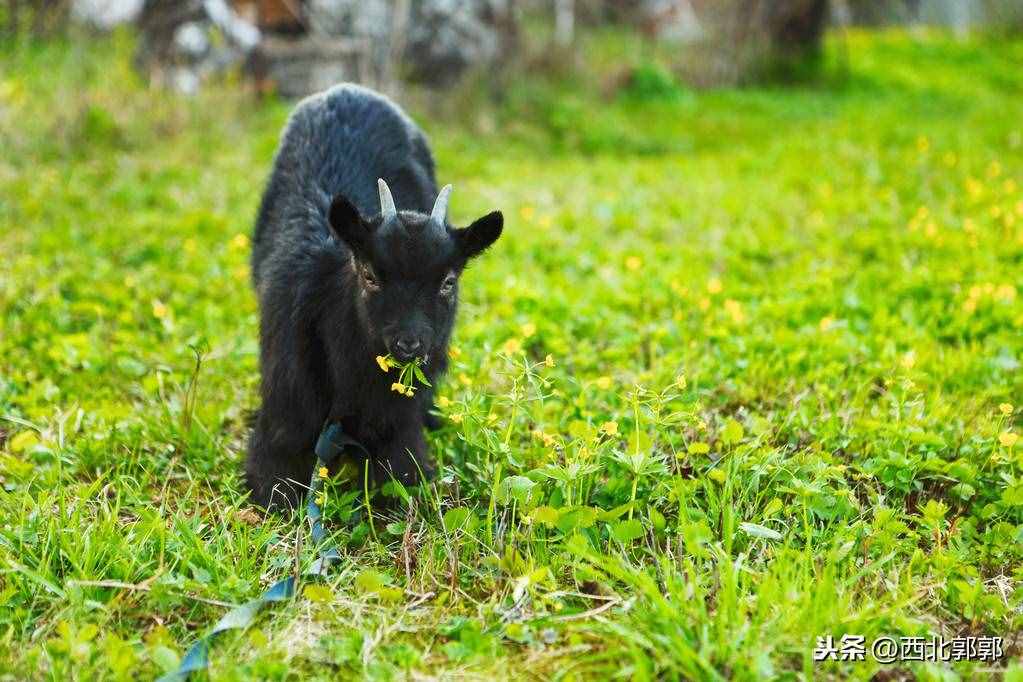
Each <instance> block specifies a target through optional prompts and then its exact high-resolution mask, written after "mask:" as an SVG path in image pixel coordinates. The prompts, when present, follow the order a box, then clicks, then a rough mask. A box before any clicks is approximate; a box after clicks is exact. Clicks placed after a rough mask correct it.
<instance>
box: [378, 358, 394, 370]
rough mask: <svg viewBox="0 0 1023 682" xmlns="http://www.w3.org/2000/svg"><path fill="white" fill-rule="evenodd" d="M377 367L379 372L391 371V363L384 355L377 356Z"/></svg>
mask: <svg viewBox="0 0 1023 682" xmlns="http://www.w3.org/2000/svg"><path fill="white" fill-rule="evenodd" d="M377 365H378V366H379V367H380V371H381V372H386V371H387V370H389V369H391V361H390V359H389V358H387V357H386V356H384V355H378V356H377Z"/></svg>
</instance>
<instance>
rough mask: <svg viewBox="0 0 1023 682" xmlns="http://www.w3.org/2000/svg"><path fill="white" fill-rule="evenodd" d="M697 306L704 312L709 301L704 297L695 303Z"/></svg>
mask: <svg viewBox="0 0 1023 682" xmlns="http://www.w3.org/2000/svg"><path fill="white" fill-rule="evenodd" d="M697 305H698V306H699V307H700V310H703V311H706V310H707V309H708V308H710V299H709V298H707V297H706V296H704V297H703V298H701V299H700V302H699V303H697Z"/></svg>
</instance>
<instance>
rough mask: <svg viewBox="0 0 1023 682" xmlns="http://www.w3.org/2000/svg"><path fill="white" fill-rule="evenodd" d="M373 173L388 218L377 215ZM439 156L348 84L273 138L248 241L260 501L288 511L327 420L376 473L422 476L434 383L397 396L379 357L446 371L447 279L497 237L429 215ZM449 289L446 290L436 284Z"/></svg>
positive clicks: (493, 227)
mask: <svg viewBox="0 0 1023 682" xmlns="http://www.w3.org/2000/svg"><path fill="white" fill-rule="evenodd" d="M377 178H383V179H384V180H385V181H386V182H387V184H388V185H389V186H390V188H391V192H392V194H393V197H394V202H395V204H396V205H397V208H398V210H399V214H398V219H397V220H392V221H390V223H385V222H384V221H383V219H382V218H381V216H380V203H379V197H378V190H377ZM436 197H437V183H436V180H435V178H434V164H433V157H432V156H431V154H430V150H429V146H428V145H427V142H426V138H425V137H424V135H423V133H422V132H421V131H420V130H419V128H418V127H416V125H415V124H414V123H413V122H412V121H411V120H410V119H409V118H408V117H407V116H406V115H405V114H404V113H403V112H402V111H401V110H400V109H398V108H397V107H396V106H395V105H394V104H392V103H391V102H389V101H388V100H386V99H385V98H383V97H382V96H380V95H377V94H376V93H374V92H372V91H370V90H366V89H365V88H360V87H357V86H351V85H344V86H338V87H335V88H333V89H331V90H329V91H327V92H325V93H322V94H320V95H316V96H314V97H311V98H309V99H307V100H305V101H303V102H302V103H300V104H299V105H298V107H297V108H296V109H295V111H294V113H293V114H292V116H291V119H290V120H289V122H288V125H287V127H286V128H285V130H284V134H283V136H282V139H281V143H280V147H279V148H278V151H277V155H276V157H275V160H274V167H273V172H272V174H271V177H270V181H269V183H268V185H267V188H266V191H265V193H264V195H263V201H262V205H261V206H260V210H259V217H258V219H257V222H256V229H255V236H254V239H253V254H252V273H253V281H254V284H255V287H256V292H257V295H258V297H259V303H260V312H261V319H260V363H261V373H262V376H261V378H262V383H261V392H262V400H263V404H262V408H261V409H260V412H259V415H258V417H257V419H256V424H255V427H254V429H253V432H252V436H251V439H250V442H249V452H248V459H247V462H246V467H245V469H246V478H247V482H248V485H249V487H250V489H251V490H252V499H253V500H254V501H256V502H257V503H259V504H262V505H274V506H288V505H294V504H295V503H296V502H297V501H298V499H299V498H300V497H301V493H302V490H303V489H304V486H305V485H307V484H308V481H309V478H310V475H311V474H312V469H313V465H314V463H315V457H314V455H313V447H314V445H315V442H316V438H317V436H318V435H319V432H320V429H321V428H322V426H323V424H324V423H325V422H326V421H327V420H335V419H338V420H341V422H342V425H343V427H344V429H345V430H346V432H348V433H349V434H350V435H352V436H353V437H354V438H356V439H357V440H358V441H360V442H361V443H362V444H363V445H365V446H366V448H367V449H368V450H369V452H370V453H372V455H373V458H372V462H371V464H372V467H373V474H374V477H375V480H377V481H380V480H383V479H385V478H386V477H388V476H391V475H393V476H394V477H395V478H397V479H399V480H401V481H402V482H403V483H406V484H408V483H415V482H416V481H417V480H418V478H419V472H420V471H422V472H423V473H425V474H426V475H430V473H431V472H432V468H433V467H432V464H431V460H430V457H429V452H428V450H427V445H426V441H425V439H424V437H423V427H424V425H426V424H427V422H428V421H432V419H431V417H432V415H429V410H430V409H431V408H432V392H431V391H429V390H427V389H425V388H421V389H419V390H418V391H417V392H416V395H415V397H413V398H409V397H406V396H403V395H400V394H399V393H396V392H394V391H392V390H391V384H392V383H393V382H394V381H395V379H396V373H395V372H394V371H393V370H392V372H390V373H388V374H385V373H384V372H382V371H381V370H380V368H379V367H378V366H377V363H376V362H375V357H376V356H378V355H385V354H387V353H388V352H390V353H392V354H394V355H395V356H398V357H401V356H405V357H406V358H410V357H412V356H417V357H420V358H421V359H422V360H423V361H424V371H425V373H426V375H427V376H428V377H429V379H430V382H431V383H435V380H436V379H438V378H439V377H440V375H441V374H442V373H443V372H444V370H445V369H446V366H447V346H448V341H449V338H450V334H451V329H452V326H453V324H454V320H455V311H456V307H457V296H458V291H457V289H458V287H457V277H458V275H459V274H460V273H461V272H462V270H463V268H464V267H465V265H466V263H467V262H468V260H469V259H470V258H472V257H474V256H476V255H478V254H479V253H481V252H482V251H483V250H484V249H486V248H487V247H488V246H490V245H491V244H492V243H493V242H494V241H495V240H496V239H497V238H498V237H499V236H500V234H501V230H502V226H503V219H502V217H501V214H500V213H491V214H489V215H487V216H485V217H483V218H481V219H479V220H477V221H476V222H474V223H473V224H472V225H470V226H469V227H467V228H464V229H457V228H454V227H452V226H451V225H449V224H444V225H443V226H440V225H435V224H433V223H431V222H430V220H429V214H430V211H431V209H432V207H433V204H434V201H435V199H436ZM445 285H447V286H445Z"/></svg>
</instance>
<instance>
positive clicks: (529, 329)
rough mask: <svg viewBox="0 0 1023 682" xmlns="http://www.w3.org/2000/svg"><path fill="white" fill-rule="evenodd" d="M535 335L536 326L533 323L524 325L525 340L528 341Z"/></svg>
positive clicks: (523, 334)
mask: <svg viewBox="0 0 1023 682" xmlns="http://www.w3.org/2000/svg"><path fill="white" fill-rule="evenodd" d="M535 333H536V325H535V324H533V323H532V322H527V323H525V324H524V325H522V336H524V337H525V338H527V339H528V338H529V337H530V336H532V335H533V334H535Z"/></svg>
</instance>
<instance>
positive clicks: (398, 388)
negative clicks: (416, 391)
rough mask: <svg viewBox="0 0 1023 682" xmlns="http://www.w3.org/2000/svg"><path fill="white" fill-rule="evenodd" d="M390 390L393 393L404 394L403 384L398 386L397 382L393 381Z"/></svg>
mask: <svg viewBox="0 0 1023 682" xmlns="http://www.w3.org/2000/svg"><path fill="white" fill-rule="evenodd" d="M391 390H392V391H394V392H395V393H401V394H404V393H405V386H404V385H403V384H400V383H398V382H397V381H395V382H394V383H393V384H391Z"/></svg>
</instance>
